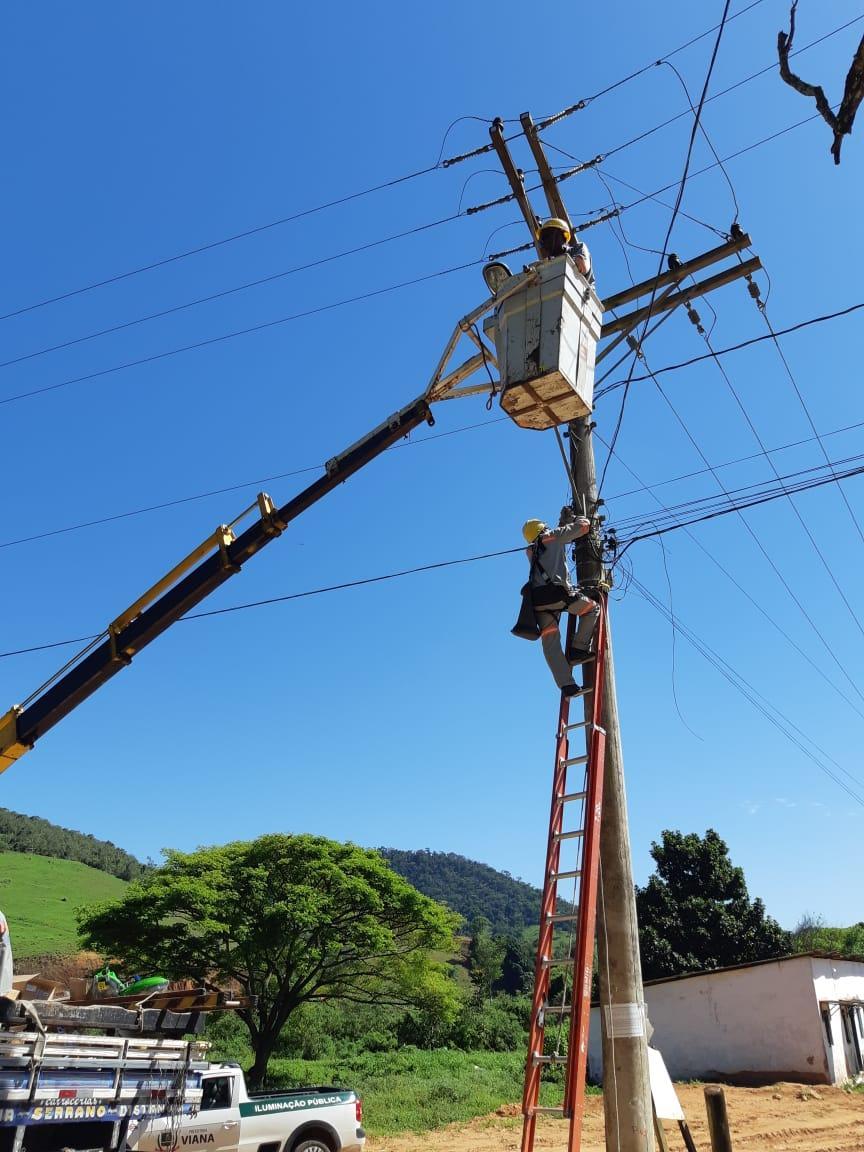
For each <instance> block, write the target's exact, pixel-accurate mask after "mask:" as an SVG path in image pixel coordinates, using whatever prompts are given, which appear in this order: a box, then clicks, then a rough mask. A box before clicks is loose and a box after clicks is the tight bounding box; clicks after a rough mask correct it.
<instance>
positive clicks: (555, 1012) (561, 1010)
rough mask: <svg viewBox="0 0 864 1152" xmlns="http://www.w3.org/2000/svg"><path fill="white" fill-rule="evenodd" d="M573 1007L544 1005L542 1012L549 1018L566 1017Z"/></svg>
mask: <svg viewBox="0 0 864 1152" xmlns="http://www.w3.org/2000/svg"><path fill="white" fill-rule="evenodd" d="M571 1007H572V1005H570V1004H544V1005H543V1009H542V1010H543V1012H544V1013H545V1014H546V1015H547V1016H566V1015H567V1014H568V1012H570V1010H571Z"/></svg>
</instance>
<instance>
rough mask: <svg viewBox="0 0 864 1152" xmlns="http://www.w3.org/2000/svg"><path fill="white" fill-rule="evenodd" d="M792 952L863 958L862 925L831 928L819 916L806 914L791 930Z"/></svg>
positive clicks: (863, 926) (863, 939) (863, 931)
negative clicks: (838, 954) (837, 953)
mask: <svg viewBox="0 0 864 1152" xmlns="http://www.w3.org/2000/svg"><path fill="white" fill-rule="evenodd" d="M792 951H793V952H839V953H841V954H842V955H843V956H864V923H861V922H859V923H858V924H850V925H849V927H848V928H832V927H831V926H830V925H828V924H826V923H825V921H824V920H823V918H822V917H821V916H811V915H809V914H806V913H805V915H804V916H802V917H801V919H800V920H799V921H798V923H797V924H796V925H795V927H794V928H793V929H792Z"/></svg>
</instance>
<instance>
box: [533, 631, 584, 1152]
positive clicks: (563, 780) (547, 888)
mask: <svg viewBox="0 0 864 1152" xmlns="http://www.w3.org/2000/svg"><path fill="white" fill-rule="evenodd" d="M575 627H576V621H575V620H574V618H573V617H572V616H568V618H567V644H568V646H569V644H570V641H571V639H572V633H573V632H574V631H575ZM569 719H570V700H569V699H568V698H567V697H562V698H561V704H560V707H559V711H558V728H557V731H556V735H555V767H554V771H553V777H552V801H551V806H550V812H549V838H548V841H547V846H546V870H545V874H544V878H543V893H542V896H541V900H540V926H539V933H538V938H537V955H536V958H535V962H534V993H533V997H532V1000H531V1022H530V1026H529V1032H528V1055H527V1059H526V1061H525V1086H524V1090H523V1093H522V1114H523V1122H522V1144H521V1150H522V1152H531V1150H532V1149H533V1147H534V1132H535V1129H536V1125H537V1105H538V1101H539V1099H540V1077H541V1069H542V1064H541V1063H540V1062H538V1061H537V1060H535V1053H536V1054H539V1055H542V1054H543V1045H544V1039H545V1020H544V1017H543V1006H544V1004H545V1002H546V999H547V996H548V991H549V983H550V968H549V967H548V966H547V965H545V964H544V963H543V961H544V959H545V957H547V956H551V955H552V949H553V946H554V936H555V921H554V920H553V919H552V917H553V916H554V914H555V912H556V910H557V907H558V882H557V880H556V879H555V876H556V875H557V873H558V870H559V864H560V856H561V841H560V839H559V838H558V836H557V833H560V832H561V831H562V829H563V826H564V809H565V805H564V803H563V802H562V797H563V796H564V795H566V793H567V759H568V748H569V738H568V732H569V727H568V724H569Z"/></svg>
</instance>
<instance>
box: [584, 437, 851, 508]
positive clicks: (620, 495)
mask: <svg viewBox="0 0 864 1152" xmlns="http://www.w3.org/2000/svg"><path fill="white" fill-rule="evenodd" d="M858 428H864V420H859V421H857V423H855V424H846V425H844V426H843V427H842V428H834V429H832V431H830V432H823V433H822V439H823V440H824V439H827V438H828V437H829V436H840V435H842V433H844V432H853V431H855V430H857V429H858ZM816 439H817V437H815V436H808V437H806V438H805V439H803V440H790V441H789V443H788V444H778V445H777V446H776V447H774V448H769V449H768V451H769V452H771V453H772V454H774V455H776V454H777V453H778V452H786V451H788V450H789V449H790V448H802V447H803V446H804V445H805V444H813V443H814V442H815V441H816ZM604 443H605V441H604ZM761 455H762V453H761V452H751V453H750V455H748V456H737V457H736V458H735V459H734V460H725V461H724V462H723V463H722V464H715V465H714V467H715V468H716V469H717V470H718V471H719V470H720V469H721V468H732V467H733V466H734V465H736V464H747V463H749V462H750V461H751V460H758V459H759V458H760V457H761ZM616 456H617V459H618V461H619V463H621V464H623V465H624V467H625V468H626V469H627V471H628V472H630V474H631V475H633V476H635V475H636V474H635V473H634V472H633V469H632V468H630V467H628V465H627V464H625V463H624V461H623V460H622V459H621V456H620V455H619V454H618V453H616ZM710 471H711V469H710V468H697V469H695V470H694V471H692V472H682V473H681V474H680V475H678V476H671V477H669V479H667V480H657V481H655V482H654V483H653V484H645V483H643V482H642V481H641V480H640V484H642V487H641V488H628V489H627V490H626V491H624V492H616V493H615V495H614V496H607V497H606V502H607V503H611V502H612V501H613V500H624V499H625V498H626V497H628V496H636V495H638V494H639V493H641V492H653V491H654V489H655V488H665V487H667V486H668V485H669V484H678V483H680V482H681V481H682V480H692V479H693V478H694V477H696V476H706V475H707V474H708V473H709V472H710ZM636 479H637V480H639V477H638V476H636Z"/></svg>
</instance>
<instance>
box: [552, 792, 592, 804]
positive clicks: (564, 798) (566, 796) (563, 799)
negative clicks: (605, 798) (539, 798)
mask: <svg viewBox="0 0 864 1152" xmlns="http://www.w3.org/2000/svg"><path fill="white" fill-rule="evenodd" d="M587 795H588V793H587V792H564V793H563V794H562V795H561V796H559V797H558V803H559V804H570V803H571V801H573V800H584V799H585V797H586V796H587Z"/></svg>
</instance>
